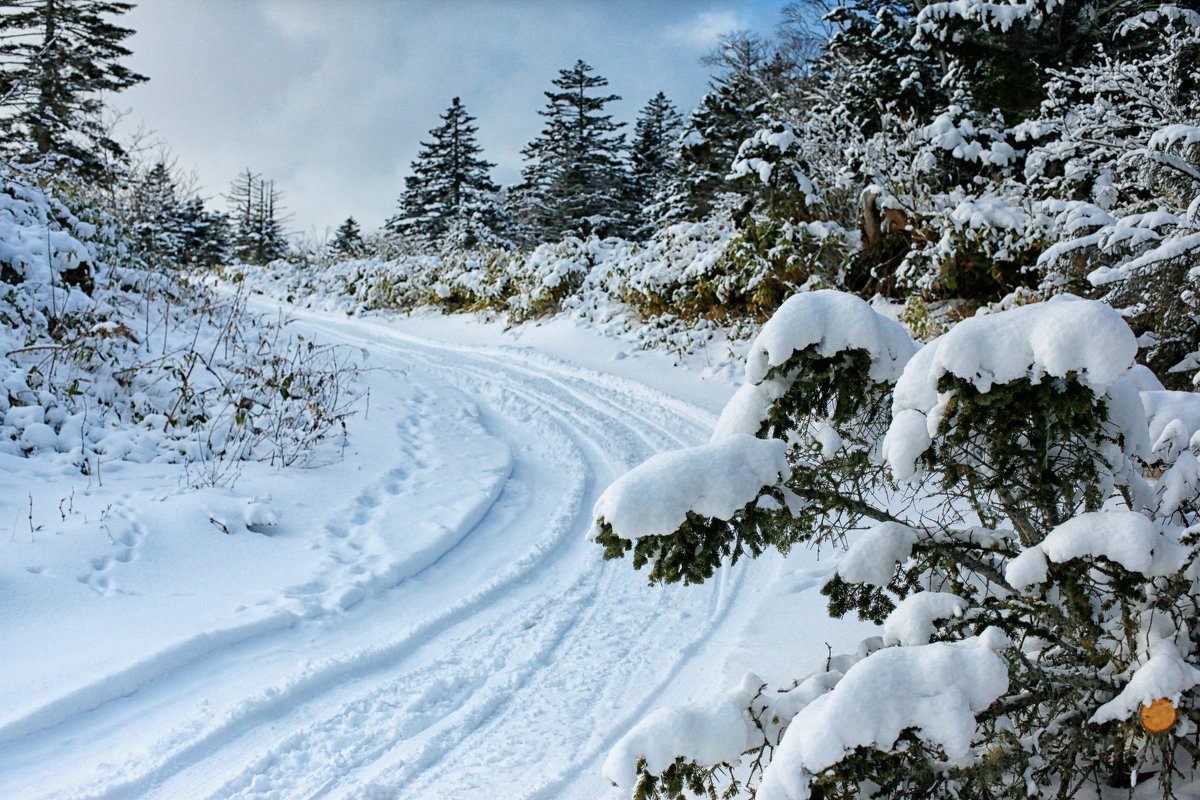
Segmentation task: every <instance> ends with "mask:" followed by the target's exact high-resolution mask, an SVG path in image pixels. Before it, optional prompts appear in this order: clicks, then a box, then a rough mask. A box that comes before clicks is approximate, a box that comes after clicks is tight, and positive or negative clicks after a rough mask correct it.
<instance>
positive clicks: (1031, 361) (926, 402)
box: [893, 295, 1137, 412]
mask: <svg viewBox="0 0 1200 800" xmlns="http://www.w3.org/2000/svg"><path fill="white" fill-rule="evenodd" d="M1136 354H1137V341H1136V340H1135V339H1134V336H1133V331H1131V330H1130V329H1129V326H1128V325H1127V324H1126V323H1125V320H1123V319H1121V316H1120V314H1118V313H1117V312H1116V311H1114V310H1113V308H1112V306H1110V305H1107V304H1105V303H1101V302H1099V301H1096V300H1081V299H1079V298H1076V297H1070V296H1066V295H1063V296H1060V297H1056V298H1054V299H1052V300H1049V301H1047V302H1044V303H1033V304H1031V305H1027V306H1020V307H1018V308H1014V309H1010V310H1008V311H1001V312H999V313H997V314H986V315H983V316H977V317H971V318H970V319H965V320H963V321H962V322H960V323H959V324H958V325H955V326H954V327H953V328H952V329H951V330H950V331H949V332H947V333H945V334H943V335H942V336H939V337H938V338H937V339H935V340H934V341H932V342H931V343H929V344H928V345H927V346H926V347H925V348H924V349H923V350H922V351H921V352H920V353H918V354H917V355H916V356H915V357H914V358H913V359H912V360H911V361H910V362H909V363H908V366H907V367H906V368H905V370H904V374H903V375H901V376H900V380H899V381H898V382H897V383H896V391H895V394H894V405H893V411H894V412H899V411H902V410H905V409H916V410H917V411H921V412H928V411H930V410H931V409H932V408H933V407H934V406H935V405H937V403H938V390H937V386H938V381H939V380H940V379H941V377H942V375H945V374H946V373H950V374H951V375H954V376H956V377H959V378H962V379H963V380H966V381H969V382H971V383H972V384H974V385H975V388H977V389H978V390H979V391H981V392H986V391H988V390H989V389H991V388H992V386H993V385H996V384H1005V383H1009V382H1011V381H1015V380H1018V379H1021V378H1028V379H1030V380H1032V381H1035V382H1036V381H1039V380H1041V379H1042V378H1043V377H1045V376H1052V377H1056V378H1063V377H1066V376H1067V375H1068V374H1072V373H1073V374H1075V376H1076V377H1077V378H1078V379H1079V381H1080V382H1081V383H1083V385H1085V386H1087V387H1088V388H1090V389H1092V391H1094V392H1096V393H1097V394H1103V393H1104V392H1106V391H1107V390H1108V387H1109V386H1111V385H1112V383H1113V381H1115V380H1116V379H1117V378H1118V377H1120V376H1121V375H1122V374H1123V373H1124V372H1125V371H1127V370H1128V369H1129V368H1130V366H1132V364H1133V358H1134V356H1135V355H1136Z"/></svg>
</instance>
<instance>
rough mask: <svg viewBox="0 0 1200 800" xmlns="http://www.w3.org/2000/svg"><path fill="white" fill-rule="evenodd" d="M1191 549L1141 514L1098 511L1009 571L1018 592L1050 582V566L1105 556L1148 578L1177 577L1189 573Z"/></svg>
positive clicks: (1065, 527) (1062, 528) (1067, 526)
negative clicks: (1187, 563)
mask: <svg viewBox="0 0 1200 800" xmlns="http://www.w3.org/2000/svg"><path fill="white" fill-rule="evenodd" d="M1188 555H1189V550H1188V548H1186V547H1184V546H1183V545H1181V544H1180V543H1179V542H1178V541H1176V540H1175V539H1173V538H1171V537H1170V536H1167V535H1166V534H1164V533H1163V532H1162V531H1160V530H1159V529H1158V527H1157V526H1155V524H1154V523H1153V522H1152V521H1151V520H1150V519H1149V518H1147V517H1145V516H1143V515H1142V514H1139V513H1137V512H1136V511H1092V512H1088V513H1084V514H1080V515H1079V516H1077V517H1075V518H1074V519H1070V520H1067V521H1066V522H1064V523H1063V524H1062V525H1059V526H1058V527H1057V528H1055V529H1054V530H1052V531H1050V534H1049V535H1048V536H1047V537H1046V538H1045V539H1044V540H1043V541H1042V542H1041V544H1038V545H1035V546H1033V547H1031V548H1029V549H1028V550H1026V551H1025V552H1023V553H1021V555H1019V556H1017V557H1016V558H1015V559H1013V560H1012V561H1011V562H1009V564H1008V566H1007V567H1006V568H1005V571H1004V576H1005V579H1006V580H1007V581H1008V582H1009V584H1011V585H1012V586H1013V588H1015V589H1023V588H1025V587H1026V586H1031V585H1033V584H1035V583H1041V582H1042V581H1044V580H1046V566H1047V563H1048V562H1054V563H1056V564H1061V563H1063V562H1066V561H1070V560H1071V559H1075V558H1083V557H1088V556H1090V557H1096V556H1103V557H1104V558H1107V559H1108V560H1109V561H1112V562H1114V563H1117V564H1120V565H1121V566H1122V567H1124V568H1125V569H1127V570H1129V571H1130V572H1137V573H1140V574H1142V575H1145V576H1147V577H1163V576H1167V575H1173V574H1175V573H1176V572H1178V571H1179V570H1180V569H1182V568H1183V564H1184V562H1185V561H1186V560H1187V557H1188Z"/></svg>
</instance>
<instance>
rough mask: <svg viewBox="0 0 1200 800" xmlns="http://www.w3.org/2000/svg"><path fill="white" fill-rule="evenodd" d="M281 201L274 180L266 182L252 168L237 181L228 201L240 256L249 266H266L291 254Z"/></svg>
mask: <svg viewBox="0 0 1200 800" xmlns="http://www.w3.org/2000/svg"><path fill="white" fill-rule="evenodd" d="M281 198H282V196H281V195H280V193H279V191H278V190H277V189H276V188H275V182H274V181H266V180H263V178H262V176H260V175H256V174H254V173H253V172H252V171H250V169H248V168H247V169H246V171H245V172H243V173H241V174H240V175H238V177H237V178H236V179H234V182H233V185H232V186H231V187H230V190H229V194H228V195H226V199H227V200H228V201H229V204H230V209H231V211H232V217H233V224H234V232H233V242H232V244H233V254H234V255H235V256H236V257H238V258H239V259H241V260H242V261H244V262H246V263H248V264H266V263H268V262H270V261H274V260H275V259H277V258H283V257H284V256H285V255H287V252H288V245H287V239H286V237H285V236H284V233H283V225H284V222H285V220H286V216H285V215H283V214H282V209H281V208H280V204H279V202H280V200H281Z"/></svg>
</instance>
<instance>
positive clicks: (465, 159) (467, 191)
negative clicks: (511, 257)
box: [386, 97, 499, 244]
mask: <svg viewBox="0 0 1200 800" xmlns="http://www.w3.org/2000/svg"><path fill="white" fill-rule="evenodd" d="M441 119H442V124H441V125H439V126H437V127H436V128H433V129H431V130H430V131H429V135H430V137H431V141H428V142H421V151H420V152H419V153H418V154H417V158H416V160H415V161H413V162H412V172H413V174H412V175H410V176H409V177H407V178H405V180H404V186H405V189H404V195H403V196H402V197H401V198H400V211H399V213H398V214H397V215H396V216H395V217H393V218H392V219H390V220H388V222H387V225H386V227H387V228H388V230H391V231H394V232H396V233H400V234H402V235H404V236H407V237H410V238H412V239H414V240H415V241H417V242H418V243H420V244H432V243H434V242H436V241H438V240H440V239H441V238H442V237H444V236H445V235H446V233H447V232H448V231H449V230H450V229H451V228H452V227H457V226H456V223H455V221H456V219H457V218H459V217H463V216H471V215H472V214H474V213H475V212H477V211H478V210H479V209H480V207H481V206H484V205H487V203H486V198H487V197H488V196H489V195H491V194H493V193H495V192H497V191H499V187H497V186H496V185H495V184H494V183H492V180H491V177H490V172H491V169H492V167H494V166H495V164H493V163H491V162H489V161H486V160H484V159H483V158H482V157H481V154H482V153H483V148H481V147H480V146H479V143H478V142H477V141H476V139H475V134H476V133H477V132H478V131H479V128H478V127H477V126H475V125H474V124H473V123H474V122H475V118H474V117H472V116H471V115H470V114H468V113H467V110H466V108H465V107H464V106H463V104H462V102H461V101H460V100H459V98H457V97H456V98H454V100H453V101H451V103H450V107H449V108H448V109H446V113H444V114H442V115H441ZM485 216H486V215H485Z"/></svg>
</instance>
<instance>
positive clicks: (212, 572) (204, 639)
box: [0, 301, 869, 799]
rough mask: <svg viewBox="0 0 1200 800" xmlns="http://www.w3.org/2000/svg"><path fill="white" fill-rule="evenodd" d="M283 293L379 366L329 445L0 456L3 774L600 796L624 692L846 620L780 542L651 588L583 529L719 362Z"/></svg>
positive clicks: (22, 793)
mask: <svg viewBox="0 0 1200 800" xmlns="http://www.w3.org/2000/svg"><path fill="white" fill-rule="evenodd" d="M263 302H265V301H263ZM295 314H296V316H297V317H298V322H297V327H298V329H299V330H300V331H301V332H303V333H305V334H306V335H309V336H314V337H317V338H319V339H320V340H322V341H331V342H343V343H347V344H352V345H355V346H358V347H362V348H364V349H365V350H367V351H368V353H369V356H370V360H371V363H372V364H373V366H374V368H373V369H372V370H370V371H369V372H367V373H366V374H365V375H364V382H365V385H366V387H367V388H369V393H368V399H366V400H365V401H364V405H363V411H364V413H362V414H360V415H359V416H358V417H356V418H355V419H354V420H353V422H352V424H351V426H350V429H349V431H348V436H347V440H346V446H345V452H344V458H343V459H342V460H341V461H339V462H337V463H335V464H332V465H329V466H325V467H321V468H317V469H311V470H277V469H274V468H271V467H268V466H267V465H264V464H251V465H248V466H247V467H246V468H245V470H244V472H243V474H242V476H241V479H240V480H239V482H238V483H237V485H236V487H235V489H234V490H232V491H230V490H223V489H206V490H201V491H192V490H186V489H182V488H181V487H182V486H185V485H186V482H187V481H186V479H185V478H184V476H183V473H182V471H181V470H180V468H178V467H177V466H175V465H163V464H153V465H138V464H130V463H125V462H114V463H105V464H102V466H101V471H100V474H99V475H93V476H90V477H87V476H80V475H78V474H77V473H75V472H73V471H72V469H71V467H69V466H63V465H59V464H58V463H57V462H55V461H53V460H52V459H48V458H37V457H35V458H32V459H28V460H25V459H18V458H15V457H9V456H0V458H2V459H3V460H2V461H0V548H3V552H4V555H3V557H0V797H6V798H39V797H42V798H56V799H57V798H73V797H109V798H125V797H163V798H166V797H178V798H204V797H212V798H224V797H259V798H316V797H331V798H334V797H336V798H384V797H397V798H399V797H403V798H421V797H430V798H433V797H438V798H441V797H489V798H520V797H545V798H551V797H563V798H575V797H579V798H584V797H587V798H595V797H604V796H613V797H616V796H621V793H620V792H619V791H618V790H614V789H613V788H612V786H611V784H609V782H608V781H606V780H605V778H604V777H603V776H602V774H601V771H600V766H601V764H602V762H603V760H604V758H605V757H606V756H607V754H608V751H609V749H610V748H611V747H612V746H613V744H614V743H615V742H616V741H617V740H618V739H619V738H620V737H621V736H622V735H623V734H625V733H626V732H627V731H628V730H629V729H630V728H631V727H632V726H633V725H634V724H635V723H636V722H637V721H638V720H640V719H641V718H642V717H644V716H645V715H646V714H647V713H648V712H650V711H651V710H653V709H655V708H658V707H662V706H667V705H675V704H679V703H681V702H686V701H688V700H690V699H692V698H697V697H704V696H706V695H711V694H712V693H714V692H716V691H720V690H723V689H725V688H726V687H728V686H730V685H736V684H737V683H739V682H740V681H741V679H742V677H743V675H744V673H745V672H746V671H747V670H749V669H753V670H754V671H755V672H756V673H757V674H759V675H761V676H762V677H763V679H765V680H767V681H770V682H772V683H774V684H776V685H778V684H784V683H786V682H787V681H789V680H790V679H791V678H794V677H796V676H797V675H802V674H805V673H807V672H809V671H811V669H812V668H813V667H815V666H817V664H818V663H819V662H820V661H821V660H822V659H823V658H824V657H825V655H826V653H827V650H826V643H828V644H829V645H830V646H832V648H833V651H834V652H838V651H840V650H847V649H853V647H854V646H855V645H856V644H857V642H858V641H859V640H860V639H861V638H862V637H863V636H864V635H865V634H866V633H868V632H869V631H866V630H864V627H863V626H861V625H858V624H854V623H848V622H846V621H842V622H833V621H829V620H827V619H826V616H825V613H824V602H823V598H821V597H820V596H819V594H818V592H817V589H818V587H819V585H820V584H821V582H822V580H823V577H824V576H825V575H826V574H827V573H828V572H829V570H830V569H831V568H832V566H833V562H832V561H828V560H826V561H821V562H820V563H817V561H816V558H815V556H814V555H813V554H812V553H809V552H807V551H796V552H795V553H793V554H792V555H791V556H789V557H788V558H787V559H784V558H781V557H779V556H778V555H777V554H773V553H772V554H769V555H766V556H764V557H763V558H760V559H758V560H757V561H746V562H743V563H741V564H739V565H738V567H737V568H735V569H732V570H727V571H725V572H723V573H722V574H720V575H718V577H717V578H714V579H713V580H712V581H710V582H709V583H708V584H705V585H703V586H694V587H679V586H675V587H670V588H662V587H648V586H646V585H645V577H644V575H643V574H639V573H636V572H635V571H634V570H633V569H632V568H631V566H630V564H628V563H611V562H604V561H602V560H601V557H600V550H599V548H598V547H596V546H595V545H594V544H592V543H590V542H588V541H587V540H586V538H585V534H586V532H587V530H588V528H589V525H590V522H591V513H590V512H591V509H592V505H593V503H594V502H595V500H596V498H597V497H598V495H599V493H600V492H601V491H602V490H603V489H604V488H605V487H606V486H607V485H608V484H609V483H610V482H611V481H612V480H614V479H615V478H617V477H618V476H619V475H621V474H622V473H624V472H625V471H626V470H628V469H629V468H631V467H633V466H635V465H637V464H639V463H641V462H642V461H644V460H645V459H646V458H648V457H650V456H652V455H654V454H655V453H658V452H662V451H664V450H669V449H675V448H679V447H683V446H692V445H697V444H700V443H702V442H704V441H706V440H707V439H708V437H709V435H710V433H711V431H712V427H713V423H714V422H715V420H716V416H715V412H716V411H718V410H719V409H720V408H721V407H722V405H723V404H724V403H725V401H726V400H727V399H728V398H729V397H730V395H731V394H732V393H733V388H734V386H733V383H732V381H731V380H730V377H729V376H732V375H735V374H736V372H737V370H736V369H733V368H731V365H730V364H729V362H728V359H727V358H723V357H721V356H720V355H717V354H705V353H699V354H696V355H694V356H692V357H691V358H690V359H689V360H686V361H685V363H684V364H682V365H677V364H676V363H675V359H673V358H672V357H670V356H669V355H666V354H663V353H655V352H644V351H639V350H636V349H635V348H633V347H632V346H631V345H630V343H629V342H628V341H624V340H620V339H615V338H608V337H605V336H603V335H601V334H600V333H599V332H598V331H597V329H596V328H594V327H588V326H587V325H586V324H584V323H582V322H580V321H577V320H571V319H568V318H559V319H556V320H554V321H552V322H549V323H546V324H542V325H528V326H524V327H522V328H517V329H513V330H504V329H502V328H501V326H499V325H497V324H494V323H485V322H480V321H478V320H474V319H472V318H468V317H441V316H437V315H416V316H412V317H389V316H375V317H370V318H347V317H346V316H345V315H344V314H341V313H338V312H319V311H295ZM248 526H249V527H248Z"/></svg>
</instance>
